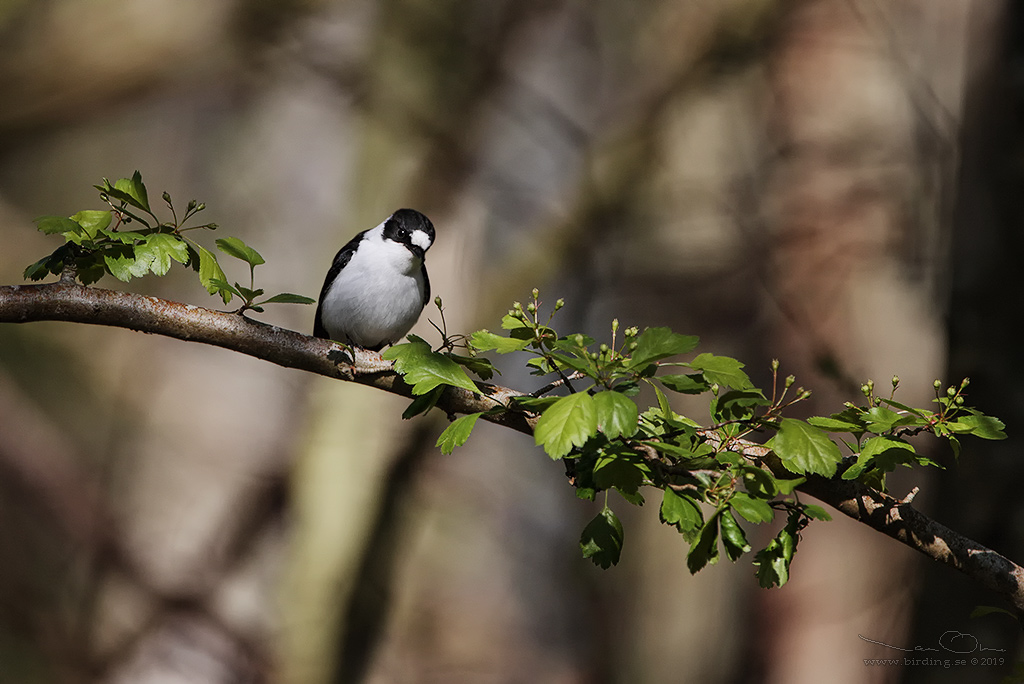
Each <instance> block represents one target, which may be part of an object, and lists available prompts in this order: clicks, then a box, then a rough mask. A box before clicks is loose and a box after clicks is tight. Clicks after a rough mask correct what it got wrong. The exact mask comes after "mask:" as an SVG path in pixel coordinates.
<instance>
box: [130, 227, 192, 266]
mask: <svg viewBox="0 0 1024 684" xmlns="http://www.w3.org/2000/svg"><path fill="white" fill-rule="evenodd" d="M135 257H136V259H143V258H145V259H146V260H147V262H148V263H149V269H150V270H151V271H153V273H155V274H156V275H158V276H162V275H165V274H166V273H167V271H168V270H170V268H171V259H174V260H175V261H177V262H178V263H180V264H184V263H187V262H188V258H189V255H188V244H187V243H186V242H185V241H184V240H182V239H181V238H180V237H177V236H174V235H169V234H167V233H153V234H151V235H148V236H146V239H145V242H142V243H141V244H139V245H136V247H135Z"/></svg>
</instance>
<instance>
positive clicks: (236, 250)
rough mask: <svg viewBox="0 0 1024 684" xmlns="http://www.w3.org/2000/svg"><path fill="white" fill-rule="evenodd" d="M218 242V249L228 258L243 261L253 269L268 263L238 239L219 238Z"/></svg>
mask: <svg viewBox="0 0 1024 684" xmlns="http://www.w3.org/2000/svg"><path fill="white" fill-rule="evenodd" d="M216 242H217V248H218V249H220V251H222V252H224V253H225V254H227V255H228V256H233V257H235V258H236V259H241V260H242V261H244V262H246V263H247V264H249V266H250V267H252V268H255V267H256V266H259V265H260V264H265V263H266V261H265V260H264V259H263V257H262V256H260V253H259V252H257V251H256V250H255V249H253V248H252V247H250V246H249V245H247V244H245V243H244V242H242V241H241V240H239V239H238V238H236V237H226V238H217V241H216Z"/></svg>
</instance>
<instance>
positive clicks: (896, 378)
mask: <svg viewBox="0 0 1024 684" xmlns="http://www.w3.org/2000/svg"><path fill="white" fill-rule="evenodd" d="M899 384H900V376H898V375H894V376H892V386H893V387H897V386H899Z"/></svg>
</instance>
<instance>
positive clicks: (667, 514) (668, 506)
mask: <svg viewBox="0 0 1024 684" xmlns="http://www.w3.org/2000/svg"><path fill="white" fill-rule="evenodd" d="M659 517H660V518H661V522H663V523H665V524H666V525H672V526H674V527H675V528H676V529H677V530H679V531H680V532H692V531H693V530H696V529H697V528H699V527H700V526H702V525H703V524H704V516H703V515H702V514H701V512H700V506H698V505H697V502H696V501H694V500H693V499H691V498H690V497H688V496H686V495H685V494H677V493H676V492H675V491H674V490H672V489H671V488H670V487H666V488H665V493H664V494H663V496H662V498H661V511H660V513H659Z"/></svg>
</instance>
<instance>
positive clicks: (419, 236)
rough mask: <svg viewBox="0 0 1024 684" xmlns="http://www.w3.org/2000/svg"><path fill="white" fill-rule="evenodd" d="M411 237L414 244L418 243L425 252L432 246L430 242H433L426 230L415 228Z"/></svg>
mask: <svg viewBox="0 0 1024 684" xmlns="http://www.w3.org/2000/svg"><path fill="white" fill-rule="evenodd" d="M409 239H410V241H411V242H412V244H414V245H416V246H417V247H419V248H420V249H422V250H423V251H424V252H425V251H427V250H428V249H429V248H430V243H431V240H430V236H429V235H427V233H426V232H425V231H422V230H414V231H413V232H412V235H411V236H410V237H409Z"/></svg>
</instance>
